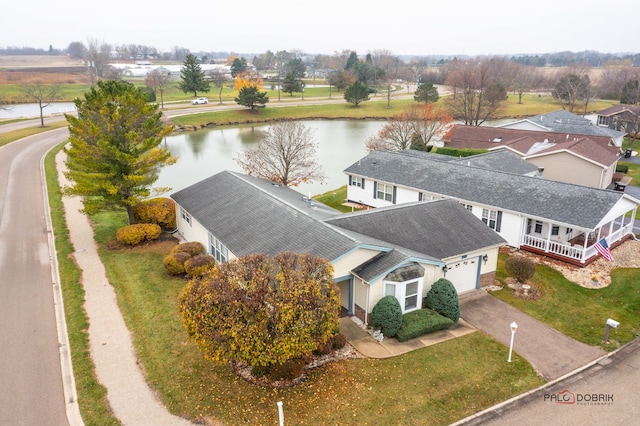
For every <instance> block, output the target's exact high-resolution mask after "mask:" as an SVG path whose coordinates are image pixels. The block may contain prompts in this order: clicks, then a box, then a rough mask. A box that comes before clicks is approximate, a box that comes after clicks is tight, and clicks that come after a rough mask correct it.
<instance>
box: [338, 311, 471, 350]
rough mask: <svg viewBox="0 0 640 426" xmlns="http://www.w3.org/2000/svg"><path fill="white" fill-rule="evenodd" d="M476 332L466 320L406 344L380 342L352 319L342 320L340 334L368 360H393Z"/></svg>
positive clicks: (394, 340)
mask: <svg viewBox="0 0 640 426" xmlns="http://www.w3.org/2000/svg"><path fill="white" fill-rule="evenodd" d="M474 331H476V329H475V328H473V327H471V326H470V325H469V324H468V323H466V322H465V321H464V320H459V321H458V322H457V323H455V324H454V325H453V326H452V327H450V328H448V329H446V330H441V331H437V332H435V333H430V334H427V335H424V336H420V337H416V338H415V339H411V340H408V341H406V342H399V341H398V340H397V339H384V340H383V341H382V342H379V341H378V340H376V339H374V338H373V337H372V336H371V334H369V333H368V332H367V331H366V330H363V329H362V327H360V325H358V324H356V323H355V321H354V320H353V319H352V318H350V317H344V318H340V332H341V333H342V334H344V335H345V337H346V338H347V341H348V342H349V343H350V344H351V346H353V347H354V348H355V350H356V351H358V352H359V353H360V354H362V355H364V356H366V357H367V358H391V357H394V356H398V355H402V354H406V353H407V352H411V351H413V350H416V349H420V348H424V347H427V346H431V345H435V344H436V343H440V342H444V341H446V340H449V339H455V338H456V337H460V336H464V335H465V334H469V333H473V332H474Z"/></svg>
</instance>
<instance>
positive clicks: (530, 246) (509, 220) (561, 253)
mask: <svg viewBox="0 0 640 426" xmlns="http://www.w3.org/2000/svg"><path fill="white" fill-rule="evenodd" d="M345 173H346V174H347V176H348V181H347V183H348V186H347V198H348V200H349V201H351V202H353V203H357V204H360V205H362V206H369V207H385V206H390V205H399V204H402V203H412V202H416V201H419V200H432V199H450V200H455V201H457V202H459V203H460V204H461V205H463V206H464V207H465V208H466V209H467V210H468V211H470V212H471V213H472V214H473V215H474V216H476V217H477V218H478V219H480V220H482V221H483V222H484V223H485V224H486V225H487V226H488V227H489V228H490V229H493V230H494V231H495V232H497V233H498V234H499V235H500V236H501V237H502V238H504V239H505V240H506V241H507V244H508V245H510V246H512V247H515V248H519V249H523V250H528V251H531V252H535V253H540V254H544V255H547V256H550V257H554V258H557V259H560V260H563V261H565V262H568V263H572V264H575V265H580V266H584V265H586V264H588V263H589V262H591V261H592V260H594V259H596V257H597V255H598V253H597V252H596V250H595V248H594V244H595V243H596V242H597V241H599V240H600V239H601V238H603V237H604V238H606V240H607V242H608V243H609V245H610V246H616V245H617V244H619V243H620V242H622V241H624V240H625V239H628V238H631V236H632V232H633V223H632V221H629V220H628V219H625V217H627V215H630V216H631V217H635V214H636V212H637V209H638V206H639V205H640V200H637V199H635V198H633V197H630V196H628V195H626V194H625V193H623V192H618V191H610V190H606V189H598V188H591V187H587V186H582V185H574V184H568V183H563V182H557V181H552V180H548V179H543V178H540V177H533V176H531V175H530V174H520V173H509V172H505V171H496V170H492V169H490V168H487V167H486V165H484V164H483V163H482V162H477V163H476V162H475V161H474V159H473V157H467V158H466V159H461V160H460V161H443V160H442V159H441V158H434V159H430V158H429V156H428V154H425V153H416V152H415V151H411V150H408V151H404V152H383V151H375V152H372V153H370V154H369V155H367V156H366V157H364V158H362V159H361V160H358V161H357V162H356V163H354V164H352V165H351V166H349V167H348V168H347V169H346V170H345Z"/></svg>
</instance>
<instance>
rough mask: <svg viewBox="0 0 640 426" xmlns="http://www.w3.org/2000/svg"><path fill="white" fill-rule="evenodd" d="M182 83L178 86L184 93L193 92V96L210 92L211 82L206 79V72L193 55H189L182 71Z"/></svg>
mask: <svg viewBox="0 0 640 426" xmlns="http://www.w3.org/2000/svg"><path fill="white" fill-rule="evenodd" d="M180 77H181V78H182V81H181V82H180V84H179V85H178V87H179V88H180V90H182V91H183V92H184V93H189V92H193V96H196V97H197V96H198V92H205V93H206V92H208V91H209V82H208V81H207V80H206V79H205V75H204V71H202V67H200V64H199V63H198V61H197V59H196V57H195V56H193V55H192V54H191V53H189V54H188V55H187V57H186V58H185V60H184V63H183V64H182V69H181V70H180Z"/></svg>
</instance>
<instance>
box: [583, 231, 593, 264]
mask: <svg viewBox="0 0 640 426" xmlns="http://www.w3.org/2000/svg"><path fill="white" fill-rule="evenodd" d="M583 232H584V243H582V263H584V261H585V260H587V243H588V242H589V234H590V233H591V231H588V232H587V231H583Z"/></svg>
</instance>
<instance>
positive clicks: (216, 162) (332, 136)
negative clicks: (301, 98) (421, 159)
mask: <svg viewBox="0 0 640 426" xmlns="http://www.w3.org/2000/svg"><path fill="white" fill-rule="evenodd" d="M302 123H304V125H305V126H307V127H309V128H310V129H312V133H313V135H314V139H315V141H316V142H317V143H318V158H319V161H320V164H321V165H322V170H323V172H324V174H325V176H326V177H327V179H326V182H325V184H318V183H311V184H303V185H300V186H298V187H297V188H295V189H296V190H298V191H300V192H301V193H303V194H307V193H309V192H310V193H311V194H320V193H323V192H326V191H329V190H332V189H336V188H338V187H340V186H342V185H344V184H345V183H346V177H345V174H344V173H343V170H344V169H345V168H346V167H348V166H349V165H351V164H352V163H354V162H355V161H357V160H358V159H360V158H362V157H363V156H364V155H365V154H366V150H365V148H364V142H365V141H366V140H367V139H368V138H369V137H370V136H373V135H375V134H376V133H377V132H378V131H379V130H380V128H381V127H382V126H383V125H384V123H385V122H384V121H377V120H376V121H369V120H366V121H365V120H327V121H320V120H303V121H302ZM268 126H269V125H268V124H264V125H254V126H243V127H228V128H220V129H204V130H198V131H196V132H186V133H182V134H178V135H172V136H169V137H167V138H166V140H165V144H166V147H167V148H168V149H169V151H170V152H171V154H172V155H173V156H175V157H178V161H176V163H175V164H173V165H171V166H167V167H164V168H163V169H162V170H161V172H160V177H159V178H158V180H157V181H156V183H155V184H154V186H156V187H171V188H172V192H175V191H178V190H180V189H182V188H185V187H187V186H189V185H192V184H194V183H196V182H198V181H200V180H202V179H205V178H207V177H209V176H211V175H213V174H215V173H218V172H220V171H223V170H232V171H237V172H242V169H241V168H240V167H239V166H238V164H237V163H236V161H235V158H236V157H237V156H238V153H240V152H241V151H243V150H245V149H247V148H249V147H251V146H255V144H257V143H258V142H259V141H260V139H261V138H262V137H263V136H264V133H265V131H266V130H267V129H268Z"/></svg>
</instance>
